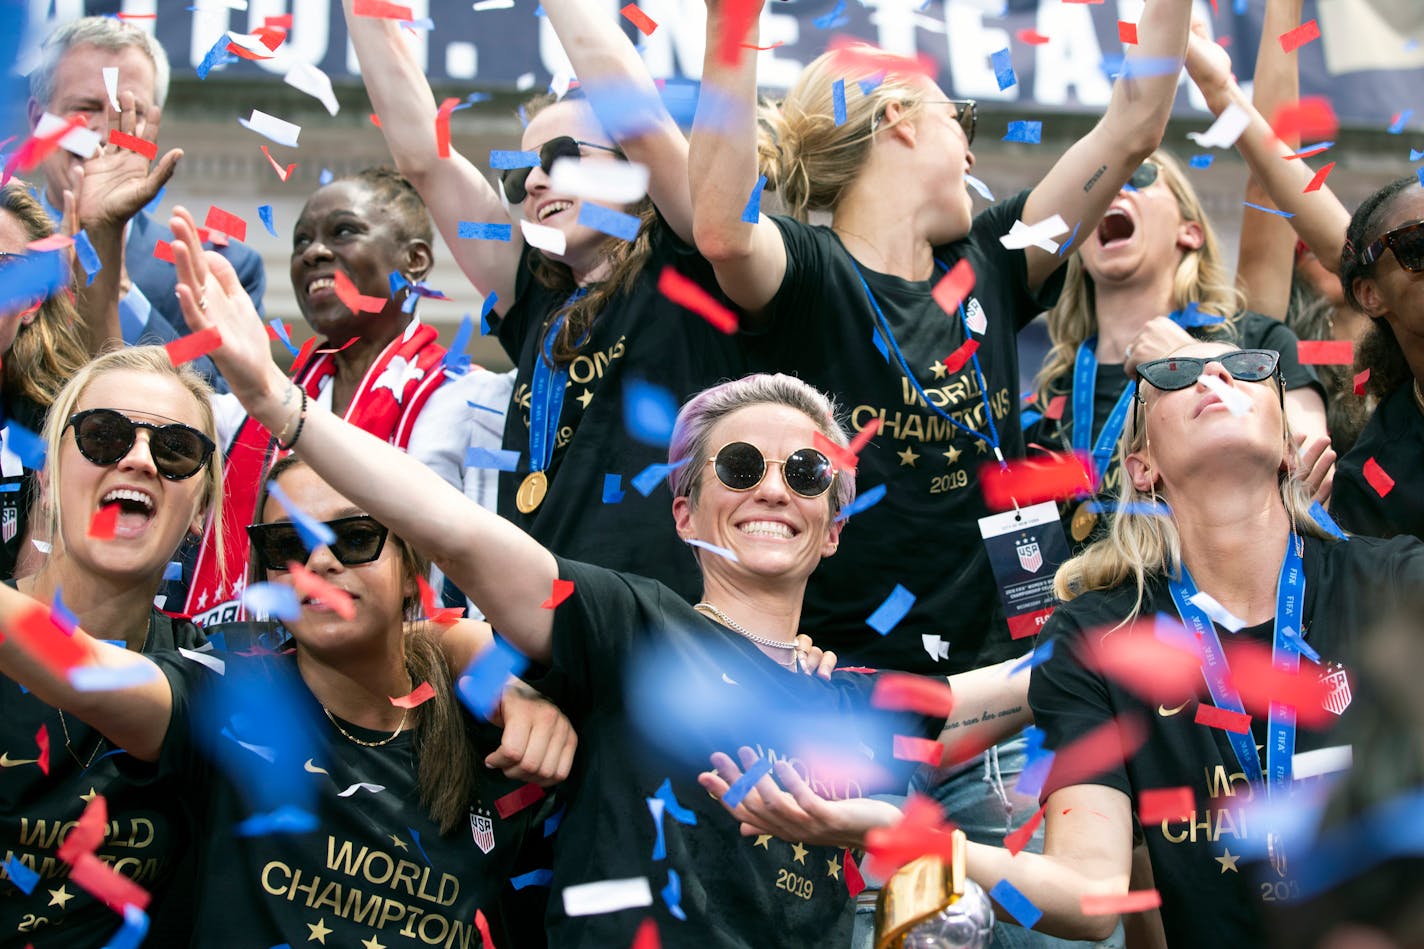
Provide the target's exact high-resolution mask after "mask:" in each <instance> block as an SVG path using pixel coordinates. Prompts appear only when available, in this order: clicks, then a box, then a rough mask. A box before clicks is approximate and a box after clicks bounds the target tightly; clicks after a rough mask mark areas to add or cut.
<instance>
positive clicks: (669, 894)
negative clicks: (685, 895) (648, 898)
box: [659, 867, 687, 922]
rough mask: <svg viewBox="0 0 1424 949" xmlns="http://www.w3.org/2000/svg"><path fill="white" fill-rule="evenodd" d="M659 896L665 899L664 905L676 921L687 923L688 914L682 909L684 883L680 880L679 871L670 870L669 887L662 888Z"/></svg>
mask: <svg viewBox="0 0 1424 949" xmlns="http://www.w3.org/2000/svg"><path fill="white" fill-rule="evenodd" d="M659 895H660V896H661V897H662V898H663V903H664V904H666V905H667V908H668V912H669V913H671V914H672V916H673V917H674V918H675V919H680V920H682V921H683V922H686V921H687V913H685V912H684V911H683V909H682V905H681V904H682V881H681V880H680V879H679V878H678V875H677V871H676V870H674V869H672V868H671V867H669V868H668V881H667V886H665V887H663V888H662V891H661V892H660V893H659Z"/></svg>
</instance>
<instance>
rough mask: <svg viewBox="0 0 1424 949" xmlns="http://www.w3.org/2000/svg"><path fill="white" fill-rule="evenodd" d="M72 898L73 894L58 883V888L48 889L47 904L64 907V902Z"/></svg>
mask: <svg viewBox="0 0 1424 949" xmlns="http://www.w3.org/2000/svg"><path fill="white" fill-rule="evenodd" d="M72 899H74V894H73V893H71V892H69V891H68V890H66V889H65V888H64V884H63V883H61V884H60V885H59V889H57V890H50V891H49V905H50V906H58V907H59V908H60V909H64V907H65V904H66V903H68V902H69V901H70V900H72Z"/></svg>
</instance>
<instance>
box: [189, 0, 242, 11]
mask: <svg viewBox="0 0 1424 949" xmlns="http://www.w3.org/2000/svg"><path fill="white" fill-rule="evenodd" d="M193 8H194V9H196V10H246V9H247V0H194V3H193Z"/></svg>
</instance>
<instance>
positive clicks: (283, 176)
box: [262, 145, 297, 181]
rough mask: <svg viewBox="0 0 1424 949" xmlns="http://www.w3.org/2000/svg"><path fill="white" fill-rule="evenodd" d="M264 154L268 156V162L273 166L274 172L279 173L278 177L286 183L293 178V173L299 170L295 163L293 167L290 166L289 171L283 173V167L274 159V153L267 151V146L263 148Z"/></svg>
mask: <svg viewBox="0 0 1424 949" xmlns="http://www.w3.org/2000/svg"><path fill="white" fill-rule="evenodd" d="M262 154H264V155H266V156H267V161H269V162H270V163H271V164H272V170H273V171H275V172H277V177H278V178H280V179H282V180H283V181H286V180H287V179H288V178H290V177H291V176H292V172H294V171H296V170H297V166H296V164H295V163H293V164H291V165H288V166H287V169H286V170H285V171H283V170H282V166H281V165H279V164H277V159H275V158H273V157H272V153H271V152H269V151H268V150H267V146H266V145H263V146H262Z"/></svg>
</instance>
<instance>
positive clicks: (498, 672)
mask: <svg viewBox="0 0 1424 949" xmlns="http://www.w3.org/2000/svg"><path fill="white" fill-rule="evenodd" d="M528 665H529V660H528V659H525V658H524V656H523V655H521V654H520V653H519V651H518V650H516V649H515V648H514V647H513V646H511V645H510V644H509V643H507V642H505V641H504V640H503V639H502V638H500V637H499V636H495V637H494V642H492V643H491V644H490V645H489V647H488V648H486V649H485V651H484V652H482V653H480V654H479V655H478V656H476V657H475V658H474V660H473V661H472V662H471V663H470V665H469V667H468V668H466V669H465V671H464V673H462V674H461V676H460V680H459V683H458V684H457V691H458V692H459V693H460V701H462V702H464V703H465V705H466V706H467V707H468V708H469V709H470V711H472V712H474V713H475V714H476V715H478V716H479V717H480V718H481V719H483V720H485V721H488V720H489V717H490V716H491V715H492V714H494V710H495V709H496V708H498V707H499V699H500V696H501V695H503V694H504V687H505V684H506V683H508V681H509V677H510V676H517V675H519V673H521V672H523V671H524V669H525V667H527V666H528Z"/></svg>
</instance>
